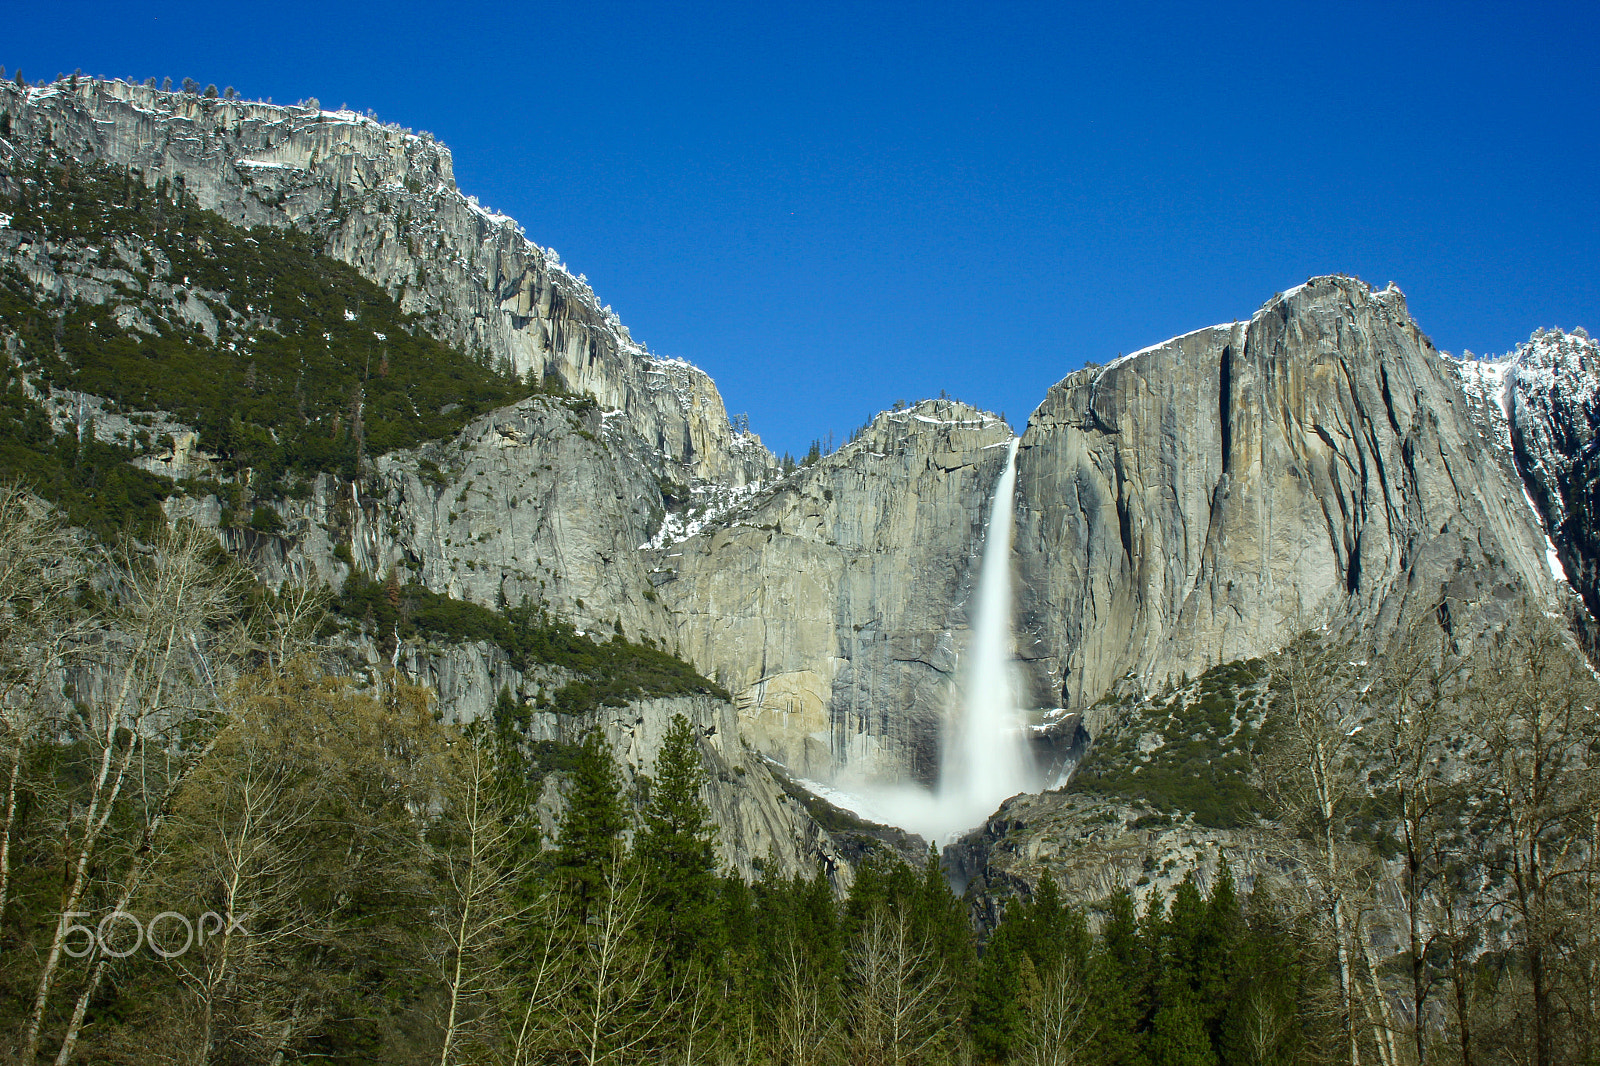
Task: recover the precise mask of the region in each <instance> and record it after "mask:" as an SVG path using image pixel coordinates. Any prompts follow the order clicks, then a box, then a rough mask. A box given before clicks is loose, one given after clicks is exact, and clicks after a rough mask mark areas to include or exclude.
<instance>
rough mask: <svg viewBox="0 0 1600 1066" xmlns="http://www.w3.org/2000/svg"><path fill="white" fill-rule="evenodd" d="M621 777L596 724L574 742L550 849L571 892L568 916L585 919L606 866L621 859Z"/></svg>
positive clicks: (597, 896) (597, 894)
mask: <svg viewBox="0 0 1600 1066" xmlns="http://www.w3.org/2000/svg"><path fill="white" fill-rule="evenodd" d="M621 792H622V781H621V779H620V778H619V777H618V775H617V765H616V763H615V762H614V761H612V758H611V747H610V745H608V744H607V743H606V739H605V737H603V736H602V735H601V734H600V731H599V730H598V729H591V730H590V731H589V732H587V733H585V734H584V736H583V739H582V740H581V741H579V742H578V750H577V752H576V758H575V762H574V765H573V767H572V781H571V783H570V784H569V785H568V787H567V810H566V813H565V814H564V815H562V818H561V826H560V829H559V831H558V835H557V848H556V854H555V867H556V873H557V876H558V878H559V880H560V881H561V883H562V886H563V887H564V888H565V889H566V890H567V891H568V892H569V893H570V894H571V895H572V898H573V902H574V910H573V916H574V917H575V918H576V919H577V920H578V921H579V922H580V923H582V922H585V921H587V920H588V918H589V915H590V913H591V912H592V910H593V908H594V906H595V905H596V903H597V902H598V901H599V900H600V898H601V897H602V895H603V894H604V891H605V884H606V875H607V872H608V871H609V870H610V869H611V868H612V867H613V866H614V865H615V864H616V863H617V862H618V861H620V859H621V856H622V851H623V842H622V833H623V830H624V829H625V828H627V823H626V821H625V820H624V818H623V813H622V800H621Z"/></svg>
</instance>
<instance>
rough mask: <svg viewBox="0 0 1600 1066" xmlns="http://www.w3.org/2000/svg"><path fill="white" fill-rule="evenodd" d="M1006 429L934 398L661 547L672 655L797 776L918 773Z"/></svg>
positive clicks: (932, 737) (939, 716)
mask: <svg viewBox="0 0 1600 1066" xmlns="http://www.w3.org/2000/svg"><path fill="white" fill-rule="evenodd" d="M1010 438H1011V430H1010V427H1009V426H1007V425H1006V424H1005V423H1004V422H1002V421H1000V420H999V419H997V418H994V417H993V416H991V415H986V414H984V413H983V412H981V411H978V410H976V409H974V408H971V407H968V406H966V405H965V404H958V403H954V402H951V401H944V400H930V401H925V402H923V403H920V404H917V405H916V406H914V407H912V408H911V409H910V410H906V411H894V412H886V413H884V414H881V415H879V416H878V417H877V419H875V420H874V421H873V422H872V424H871V425H869V426H868V427H866V429H865V430H863V431H862V433H861V435H860V436H858V437H857V438H856V439H855V440H854V441H852V442H850V443H849V444H846V445H845V446H844V447H842V448H840V449H839V450H838V451H836V452H835V453H833V454H832V455H829V456H827V457H825V458H823V459H821V460H819V461H818V462H817V463H816V464H815V465H813V466H811V467H809V468H806V469H804V470H802V471H801V472H799V473H798V474H796V475H795V476H794V477H792V478H789V479H786V480H784V481H783V482H781V483H779V484H778V485H777V486H776V487H775V488H772V489H770V490H768V491H766V492H764V493H761V494H758V495H757V496H755V497H754V498H753V499H751V500H750V501H749V502H748V503H746V504H745V505H744V506H743V507H741V508H739V509H738V510H735V511H734V512H732V513H731V514H730V515H729V516H728V517H727V518H725V519H724V520H723V521H722V522H721V523H720V525H718V526H717V527H716V528H715V529H713V530H711V531H708V532H704V533H700V534H699V535H696V536H693V537H690V538H689V539H687V540H685V541H682V542H681V543H678V544H675V545H672V546H670V547H666V548H664V549H662V550H661V553H660V556H659V562H658V564H657V566H658V571H657V573H656V575H655V578H654V580H655V581H656V582H657V593H658V595H659V596H660V598H661V600H662V602H663V603H665V604H666V606H667V608H668V610H669V611H670V612H671V613H672V617H673V624H674V626H675V631H676V634H677V640H678V647H679V649H680V651H681V653H682V654H683V655H684V656H685V657H686V658H688V659H689V660H690V661H691V662H693V663H695V664H696V666H698V667H699V668H700V669H701V670H702V671H703V672H705V673H707V674H709V675H711V676H714V677H715V678H716V679H717V680H718V681H719V682H720V683H721V684H722V685H723V686H724V687H726V688H727V689H728V690H729V691H731V692H733V693H734V694H735V699H736V701H737V702H738V704H739V708H740V717H741V728H742V729H743V731H744V732H745V734H746V735H747V736H748V737H750V738H751V740H752V742H753V743H755V744H756V745H757V747H758V748H759V749H760V750H762V751H764V752H766V753H768V754H770V755H771V756H772V757H774V758H776V759H778V760H780V761H781V762H783V763H785V764H786V765H787V766H789V767H790V768H791V769H792V770H794V771H795V772H796V773H798V774H801V775H803V776H806V777H811V778H818V777H822V778H828V777H833V776H835V775H848V776H854V775H860V776H866V777H878V778H889V779H899V778H914V779H919V780H923V781H929V780H931V779H932V778H933V777H934V776H935V775H936V774H937V768H938V762H939V748H938V743H939V728H940V725H941V723H942V721H943V719H944V716H945V713H946V710H947V709H948V706H949V701H950V698H951V693H952V678H953V675H954V672H955V668H956V664H957V661H958V659H959V656H960V651H961V647H962V645H963V643H964V641H965V637H966V627H967V619H966V614H965V606H966V601H967V596H968V591H969V589H970V588H971V586H972V585H973V583H974V581H975V580H976V572H977V561H978V555H979V552H980V549H981V545H982V538H983V523H984V520H985V517H986V514H987V507H988V501H989V497H990V494H991V492H992V490H993V487H994V483H995V480H996V479H997V478H998V477H999V475H1000V471H1001V468H1002V467H1003V466H1004V464H1005V457H1006V449H1005V444H1006V442H1007V441H1009V440H1010Z"/></svg>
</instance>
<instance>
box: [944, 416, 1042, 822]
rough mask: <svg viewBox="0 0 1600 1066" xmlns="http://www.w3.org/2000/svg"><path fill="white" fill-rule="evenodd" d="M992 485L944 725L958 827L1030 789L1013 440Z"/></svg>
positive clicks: (951, 812)
mask: <svg viewBox="0 0 1600 1066" xmlns="http://www.w3.org/2000/svg"><path fill="white" fill-rule="evenodd" d="M1020 443H1021V440H1020V438H1017V437H1013V438H1011V447H1010V450H1009V451H1008V452H1007V453H1006V467H1005V470H1004V471H1003V472H1002V473H1001V475H1000V480H999V481H997V482H995V487H994V496H993V498H992V502H991V503H990V505H989V528H988V531H987V532H986V533H985V534H984V540H983V561H982V564H981V566H980V568H979V571H978V589H977V596H976V599H975V601H974V610H973V612H972V641H971V643H970V644H969V645H968V646H967V653H966V656H965V657H964V660H963V663H962V667H963V670H962V673H963V686H962V696H963V698H962V701H961V707H960V710H959V713H958V714H957V715H956V716H954V718H953V720H951V721H949V722H947V723H946V725H945V731H944V737H943V741H944V743H943V748H944V750H943V753H942V754H943V757H942V760H941V766H940V776H939V791H938V796H937V800H938V805H939V806H940V807H942V808H943V809H944V813H945V815H946V820H947V821H948V822H949V823H950V824H951V825H952V826H954V827H955V828H957V829H970V828H973V827H975V826H977V825H978V824H979V823H981V822H982V821H983V820H984V818H986V817H988V816H989V814H990V813H992V812H993V811H994V809H995V808H996V807H998V806H1000V803H1001V801H1002V800H1005V799H1007V798H1009V797H1011V796H1014V795H1016V794H1017V793H1018V792H1026V791H1030V790H1032V789H1033V788H1035V787H1036V783H1035V781H1034V776H1035V773H1034V767H1033V759H1032V756H1031V754H1030V753H1029V751H1028V741H1027V737H1026V735H1025V733H1024V723H1023V720H1022V714H1021V709H1020V707H1019V706H1018V702H1019V701H1018V699H1017V685H1016V679H1015V677H1014V670H1013V667H1012V658H1013V653H1014V650H1015V649H1014V648H1013V646H1012V638H1011V601H1012V596H1011V527H1012V514H1013V511H1014V510H1015V509H1016V488H1017V445H1018V444H1020Z"/></svg>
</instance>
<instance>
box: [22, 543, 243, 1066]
mask: <svg viewBox="0 0 1600 1066" xmlns="http://www.w3.org/2000/svg"><path fill="white" fill-rule="evenodd" d="M216 553H217V544H216V539H215V537H214V536H213V535H212V534H211V533H209V532H208V531H206V530H202V529H200V528H198V527H196V526H194V525H192V524H184V525H181V526H178V527H176V528H173V529H167V530H163V531H162V532H161V533H160V534H159V535H158V536H157V537H156V539H155V541H154V543H153V544H152V545H151V546H150V548H149V550H148V552H144V553H140V552H137V551H135V550H134V549H133V548H131V547H130V548H126V549H124V550H123V552H122V553H121V556H120V558H119V559H117V560H114V561H113V569H114V572H115V573H116V577H117V580H116V584H117V586H118V588H117V590H116V591H117V595H118V603H117V607H116V609H115V610H114V611H113V612H112V615H111V619H112V623H113V626H114V630H113V632H112V633H111V634H109V639H108V640H107V642H106V646H107V647H108V648H109V649H111V651H112V654H113V655H115V656H116V658H117V660H119V661H115V662H110V661H108V662H106V663H104V664H103V666H104V668H105V669H106V670H108V671H110V672H113V676H115V678H116V681H115V683H114V687H113V689H112V691H111V694H110V695H109V697H107V698H104V699H95V700H90V701H88V702H87V703H85V704H83V705H82V706H84V708H85V711H86V713H85V714H84V715H83V717H82V719H81V720H80V721H79V722H77V723H76V727H77V728H76V733H77V737H78V739H79V740H80V741H81V742H82V743H83V744H84V745H85V747H86V748H87V749H88V750H90V751H92V752H94V762H93V764H92V767H91V771H90V773H91V779H90V784H89V787H88V790H87V795H86V797H85V799H84V802H83V804H82V806H81V810H80V811H79V812H78V814H77V816H76V817H75V818H74V819H73V824H71V825H70V826H69V827H68V844H67V847H66V855H65V858H66V864H67V868H68V871H67V883H66V886H65V890H64V893H63V896H64V898H63V900H62V906H61V911H60V917H59V919H58V921H57V923H56V929H55V932H54V935H53V936H52V937H51V941H50V947H49V950H48V953H47V954H46V956H45V961H44V965H43V966H42V967H41V970H40V974H39V980H38V985H37V988H36V991H35V994H34V1003H33V1009H32V1011H31V1014H30V1017H29V1020H28V1025H27V1029H26V1032H25V1034H24V1041H23V1045H24V1052H23V1057H24V1061H32V1059H33V1058H34V1057H36V1056H37V1054H38V1048H39V1040H40V1037H41V1033H42V1030H43V1026H44V1021H45V1018H46V1016H47V1014H48V1011H49V1007H50V1002H51V997H52V994H53V992H54V991H55V986H56V981H57V978H58V977H59V976H60V968H61V962H62V958H63V956H64V954H65V947H66V940H67V936H68V934H69V931H70V930H72V929H73V928H74V926H75V923H76V919H77V918H79V917H82V916H83V915H82V912H80V911H79V907H80V906H81V905H82V904H83V903H84V902H85V899H86V897H87V894H88V892H89V890H90V880H91V870H92V868H94V866H95V865H96V863H97V860H98V859H99V858H100V856H101V854H102V851H103V848H104V845H105V843H106V836H107V833H108V829H110V828H111V827H112V819H113V816H114V814H115V813H116V812H117V811H118V808H119V802H120V801H123V800H124V799H125V793H127V792H130V791H133V792H137V793H138V799H139V804H138V807H139V810H138V818H137V819H136V820H135V824H134V825H133V826H132V827H131V829H130V833H131V835H132V839H129V840H126V841H123V842H122V843H123V846H124V847H125V848H126V850H127V852H128V854H129V858H128V859H126V860H124V861H123V862H122V863H120V864H118V867H119V872H118V873H117V874H115V875H114V880H113V883H111V884H109V885H108V886H107V889H108V891H107V896H108V897H109V898H110V899H111V900H112V901H113V902H112V906H111V908H110V911H109V913H116V912H118V911H124V910H126V908H127V906H128V903H129V901H130V900H131V899H132V898H133V896H134V894H135V893H136V892H137V891H138V890H139V887H140V884H141V882H142V880H143V878H144V876H145V874H146V873H147V872H148V869H149V863H150V860H151V857H152V855H153V853H154V848H155V844H156V838H157V835H158V834H159V832H160V830H161V826H162V824H163V823H164V822H165V820H166V818H167V817H168V815H169V814H170V813H171V803H172V799H173V797H174V796H175V795H176V793H177V791H178V789H179V788H180V787H181V786H182V784H183V782H184V780H185V779H186V778H187V777H188V776H189V774H190V773H192V772H193V770H194V768H195V767H196V766H197V765H198V764H199V763H200V761H201V760H202V759H204V758H205V756H206V755H207V754H208V753H209V752H210V750H211V745H212V743H213V742H214V739H215V721H216V717H217V715H218V713H219V711H220V710H221V703H222V700H221V691H222V688H223V687H224V686H225V684H226V681H225V679H224V677H223V676H222V675H223V673H224V668H223V666H222V663H221V659H223V658H225V657H226V654H227V652H226V649H227V648H228V646H229V645H228V642H225V641H219V642H217V644H218V646H217V647H202V645H201V641H202V639H204V638H205V637H206V636H207V635H208V634H211V633H213V632H215V631H216V630H217V629H218V628H219V627H220V624H221V623H222V622H223V621H224V619H226V618H227V617H228V615H229V614H230V613H231V612H232V611H233V609H234V606H235V603H236V600H237V598H238V595H239V592H240V589H241V576H240V575H239V574H238V572H237V571H233V570H229V569H227V568H223V567H219V566H218V565H217V562H218V561H217V558H216ZM89 958H90V960H91V961H90V963H89V974H88V977H87V979H86V980H85V981H84V982H83V986H82V990H81V992H80V993H79V996H78V999H77V1002H76V1004H75V1005H74V1008H73V1011H72V1017H71V1019H70V1021H68V1023H67V1025H66V1029H65V1032H64V1033H63V1036H62V1040H61V1045H60V1050H59V1052H58V1054H57V1056H56V1061H57V1062H58V1063H59V1064H62V1066H64V1064H65V1063H66V1062H68V1061H69V1060H70V1059H71V1057H72V1051H73V1047H74V1046H75V1044H76V1042H77V1038H78V1034H79V1032H80V1031H81V1029H82V1026H83V1018H84V1013H85V1011H86V1010H87V1009H88V1005H89V1002H90V1000H91V999H93V997H94V994H95V992H96V991H97V990H98V988H99V986H100V982H101V980H102V979H103V978H104V976H105V972H106V968H107V966H108V965H109V963H110V961H111V958H112V956H109V955H107V954H106V953H105V952H103V951H101V950H99V949H98V947H95V948H93V949H92V950H91V951H90V954H89Z"/></svg>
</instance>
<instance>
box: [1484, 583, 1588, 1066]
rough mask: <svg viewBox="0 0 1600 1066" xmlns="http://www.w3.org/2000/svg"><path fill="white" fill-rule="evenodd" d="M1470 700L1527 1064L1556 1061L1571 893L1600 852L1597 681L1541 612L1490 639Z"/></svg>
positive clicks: (1545, 1064) (1568, 638)
mask: <svg viewBox="0 0 1600 1066" xmlns="http://www.w3.org/2000/svg"><path fill="white" fill-rule="evenodd" d="M1485 644H1486V646H1485V647H1483V648H1482V649H1481V650H1480V652H1479V653H1478V655H1477V656H1476V657H1475V658H1476V667H1477V669H1476V672H1475V675H1474V679H1473V686H1472V690H1471V692H1470V694H1469V696H1468V700H1469V703H1470V707H1471V711H1472V713H1471V715H1470V716H1469V718H1468V722H1469V724H1470V729H1471V743H1472V746H1473V749H1474V750H1473V752H1472V754H1473V756H1474V758H1475V762H1476V766H1475V772H1474V774H1473V778H1472V788H1473V791H1474V793H1475V794H1476V796H1477V797H1478V798H1479V799H1480V800H1481V802H1482V804H1483V807H1482V810H1483V814H1484V815H1485V817H1486V820H1487V821H1488V824H1489V828H1490V830H1491V833H1492V836H1493V838H1494V842H1495V847H1494V853H1493V856H1492V859H1493V861H1494V864H1495V865H1496V867H1497V868H1498V872H1499V873H1500V875H1501V884H1502V885H1503V886H1504V892H1503V895H1502V899H1501V903H1502V905H1503V907H1504V909H1505V910H1506V911H1507V912H1508V913H1509V914H1510V915H1511V916H1512V917H1513V918H1514V921H1513V922H1512V929H1511V932H1512V935H1513V937H1514V938H1515V940H1516V943H1517V946H1518V947H1519V948H1520V949H1521V954H1522V957H1523V960H1524V963H1525V966H1526V971H1527V982H1528V995H1529V998H1530V1000H1531V1009H1530V1011H1529V1014H1530V1016H1531V1022H1532V1038H1531V1041H1530V1043H1531V1046H1530V1047H1529V1049H1528V1052H1529V1054H1528V1059H1529V1061H1531V1062H1532V1063H1533V1064H1534V1066H1551V1064H1552V1063H1554V1062H1555V1061H1556V1057H1557V1042H1558V1034H1557V1014H1558V1007H1559V1004H1558V1002H1557V999H1556V995H1555V988H1556V972H1557V968H1558V966H1559V965H1560V963H1561V962H1562V955H1563V952H1564V951H1565V950H1566V949H1567V947H1568V945H1569V944H1570V943H1571V942H1572V941H1573V939H1574V938H1573V937H1572V936H1571V933H1572V932H1573V929H1572V924H1573V919H1574V918H1575V914H1574V912H1573V910H1572V909H1571V908H1570V906H1569V904H1570V903H1571V899H1570V897H1569V895H1568V890H1569V889H1571V888H1573V887H1574V886H1578V885H1581V884H1583V883H1584V875H1585V871H1586V870H1587V868H1588V862H1589V855H1590V854H1591V853H1592V851H1593V848H1594V847H1595V844H1596V841H1595V838H1594V835H1593V834H1594V826H1595V824H1596V821H1595V803H1596V798H1595V794H1594V789H1593V781H1594V776H1595V773H1596V761H1597V756H1596V747H1595V745H1596V742H1597V739H1600V684H1597V683H1596V680H1595V677H1594V675H1593V673H1592V672H1591V670H1590V668H1589V665H1588V663H1586V662H1585V661H1584V660H1583V658H1582V655H1581V653H1580V652H1579V651H1578V649H1577V647H1576V646H1575V645H1574V644H1573V641H1572V638H1571V636H1570V635H1569V634H1568V633H1567V632H1566V631H1565V630H1564V629H1563V628H1562V627H1561V626H1559V625H1558V624H1557V623H1556V622H1555V621H1553V620H1552V619H1550V618H1548V617H1546V616H1545V615H1544V614H1542V613H1541V612H1540V611H1538V610H1537V609H1535V608H1531V607H1530V608H1527V609H1525V610H1524V611H1523V612H1522V614H1521V615H1520V617H1518V618H1516V619H1515V620H1514V621H1513V622H1512V624H1511V625H1509V626H1507V627H1506V628H1505V630H1504V631H1502V632H1501V633H1499V634H1496V635H1495V636H1494V637H1493V638H1492V639H1490V640H1488V641H1486V642H1485Z"/></svg>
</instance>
